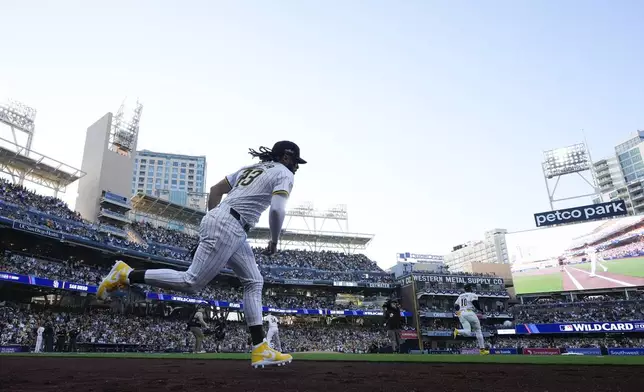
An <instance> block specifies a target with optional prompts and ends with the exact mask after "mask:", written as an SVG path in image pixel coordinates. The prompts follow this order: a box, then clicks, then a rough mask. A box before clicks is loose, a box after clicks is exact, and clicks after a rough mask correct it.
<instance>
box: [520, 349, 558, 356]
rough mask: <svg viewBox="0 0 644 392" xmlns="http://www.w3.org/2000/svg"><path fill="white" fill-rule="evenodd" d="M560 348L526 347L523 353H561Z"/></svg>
mask: <svg viewBox="0 0 644 392" xmlns="http://www.w3.org/2000/svg"><path fill="white" fill-rule="evenodd" d="M559 354H561V351H560V350H559V349H558V348H524V349H523V355H559Z"/></svg>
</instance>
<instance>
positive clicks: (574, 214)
mask: <svg viewBox="0 0 644 392" xmlns="http://www.w3.org/2000/svg"><path fill="white" fill-rule="evenodd" d="M627 214H628V211H627V210H626V203H625V202H624V200H615V201H610V202H608V203H599V204H590V205H586V206H580V207H575V208H566V209H565V210H556V211H547V212H540V213H538V214H534V222H535V223H536V224H537V227H546V226H552V225H560V224H564V223H575V222H586V221H593V220H598V219H604V218H614V217H617V216H624V215H627Z"/></svg>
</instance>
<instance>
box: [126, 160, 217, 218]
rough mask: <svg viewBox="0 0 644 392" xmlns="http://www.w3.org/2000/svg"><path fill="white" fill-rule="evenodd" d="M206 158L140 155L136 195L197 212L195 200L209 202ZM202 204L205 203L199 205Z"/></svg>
mask: <svg viewBox="0 0 644 392" xmlns="http://www.w3.org/2000/svg"><path fill="white" fill-rule="evenodd" d="M205 191H206V157H205V156H191V155H179V154H168V153H163V152H154V151H148V150H142V151H137V152H136V156H135V159H134V169H133V172H132V194H133V195H135V194H137V193H140V192H142V193H145V194H147V195H151V196H156V197H159V198H162V199H164V200H167V201H170V202H172V203H175V204H179V205H182V206H189V207H193V208H196V209H203V208H205V204H204V205H203V206H201V205H198V206H197V205H195V206H193V205H192V204H194V203H193V202H191V200H193V199H194V200H196V199H198V200H200V201H205V197H204V194H205V193H206V192H205ZM199 204H201V203H199Z"/></svg>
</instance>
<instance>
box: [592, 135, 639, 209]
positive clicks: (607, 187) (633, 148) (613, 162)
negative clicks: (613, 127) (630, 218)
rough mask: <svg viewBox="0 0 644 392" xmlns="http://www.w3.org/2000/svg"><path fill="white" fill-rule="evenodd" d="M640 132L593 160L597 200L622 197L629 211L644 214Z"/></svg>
mask: <svg viewBox="0 0 644 392" xmlns="http://www.w3.org/2000/svg"><path fill="white" fill-rule="evenodd" d="M643 156H644V131H637V132H636V133H635V134H634V135H632V136H631V137H630V138H629V139H628V140H626V141H625V142H623V143H620V144H618V145H617V146H615V155H613V156H610V157H608V158H605V159H601V160H599V161H596V162H594V163H593V169H594V171H595V178H596V179H597V185H598V186H599V189H600V192H601V198H598V199H596V200H595V201H596V202H599V201H604V202H606V201H611V200H617V199H622V200H624V201H625V202H626V206H627V208H628V210H629V213H630V214H640V213H644V190H643V186H644V159H642V157H643Z"/></svg>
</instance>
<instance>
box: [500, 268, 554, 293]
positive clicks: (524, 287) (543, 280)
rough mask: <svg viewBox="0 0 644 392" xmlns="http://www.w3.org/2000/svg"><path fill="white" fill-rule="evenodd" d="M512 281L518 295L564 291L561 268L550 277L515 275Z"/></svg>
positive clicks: (549, 275)
mask: <svg viewBox="0 0 644 392" xmlns="http://www.w3.org/2000/svg"><path fill="white" fill-rule="evenodd" d="M512 280H513V282H514V287H515V289H516V293H517V294H525V293H546V292H550V291H563V278H562V276H561V272H560V271H559V268H557V269H556V270H555V271H554V272H553V273H552V274H548V275H536V276H520V275H519V276H517V275H513V276H512Z"/></svg>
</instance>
